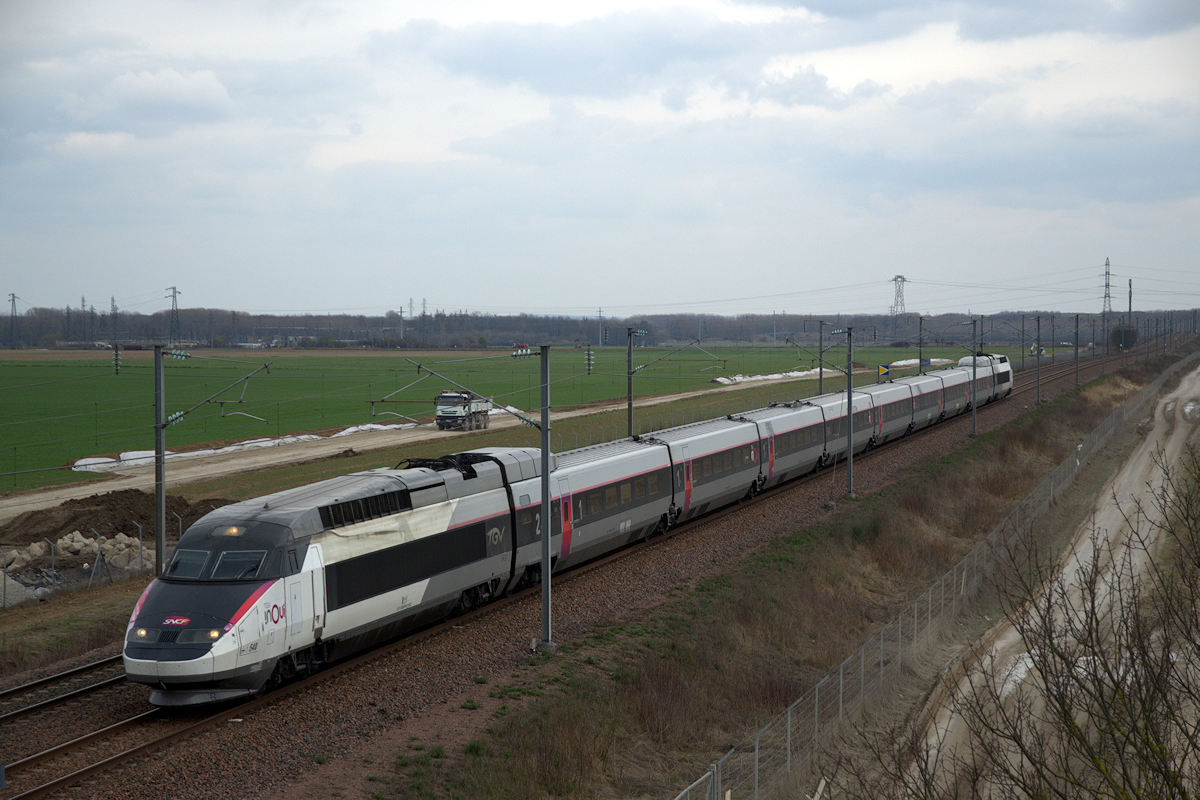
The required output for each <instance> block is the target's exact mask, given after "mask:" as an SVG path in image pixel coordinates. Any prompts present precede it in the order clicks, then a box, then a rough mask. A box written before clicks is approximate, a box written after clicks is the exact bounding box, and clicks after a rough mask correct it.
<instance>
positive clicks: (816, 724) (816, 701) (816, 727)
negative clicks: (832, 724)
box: [813, 675, 829, 744]
mask: <svg viewBox="0 0 1200 800" xmlns="http://www.w3.org/2000/svg"><path fill="white" fill-rule="evenodd" d="M828 679H829V676H828V675H826V676H825V677H824V678H821V683H818V684H817V688H816V689H815V690H814V691H813V743H814V744H815V743H816V741H817V737H818V736H820V735H821V685H822V684H824V683H825V681H826V680H828Z"/></svg>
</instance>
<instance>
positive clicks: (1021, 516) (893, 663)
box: [674, 353, 1200, 800]
mask: <svg viewBox="0 0 1200 800" xmlns="http://www.w3.org/2000/svg"><path fill="white" fill-rule="evenodd" d="M1197 362H1200V353H1198V354H1193V355H1191V356H1188V357H1187V358H1185V359H1183V360H1182V361H1180V362H1178V363H1176V364H1174V365H1173V366H1172V367H1171V368H1170V369H1168V370H1167V371H1166V372H1164V373H1163V374H1162V375H1160V376H1159V377H1158V378H1156V379H1155V380H1154V381H1153V382H1152V383H1150V384H1149V385H1147V386H1145V387H1144V388H1143V389H1142V390H1141V391H1139V392H1138V393H1137V394H1135V395H1133V396H1132V397H1130V398H1128V399H1127V400H1126V401H1125V402H1124V403H1122V404H1121V405H1120V406H1118V407H1117V408H1116V409H1114V410H1113V411H1112V413H1110V414H1109V415H1108V417H1107V418H1105V420H1104V421H1103V422H1101V423H1100V424H1099V425H1098V426H1097V427H1096V429H1095V430H1093V431H1092V432H1091V433H1090V434H1088V436H1087V437H1086V438H1084V440H1083V441H1082V442H1080V443H1079V445H1078V446H1077V447H1076V448H1075V451H1074V452H1072V453H1071V454H1070V455H1069V456H1067V458H1066V459H1064V460H1063V462H1062V463H1061V464H1059V465H1058V466H1057V467H1055V468H1054V469H1053V470H1052V471H1051V472H1050V474H1049V475H1047V476H1046V477H1045V478H1044V479H1043V480H1042V481H1041V483H1039V484H1038V485H1037V487H1036V488H1035V489H1033V491H1031V492H1030V493H1029V494H1028V495H1026V497H1025V498H1024V499H1023V500H1022V501H1021V502H1020V503H1018V504H1017V506H1016V507H1015V508H1014V509H1013V510H1012V511H1010V512H1009V514H1008V515H1007V516H1006V517H1005V518H1004V519H1003V520H1001V522H1000V523H999V524H998V525H996V527H995V528H993V529H992V531H991V532H990V533H989V534H988V535H987V536H986V537H984V538H983V539H982V540H981V541H980V542H979V543H978V544H977V545H976V546H975V547H974V548H973V549H972V550H971V551H970V552H969V553H967V555H966V556H965V557H964V558H963V559H962V560H961V561H959V562H958V563H957V564H955V565H954V567H953V568H951V569H950V571H948V572H947V573H946V574H945V575H943V576H942V577H941V579H939V580H938V581H936V582H935V583H934V584H933V585H932V586H930V587H929V588H928V589H927V590H926V591H925V592H924V593H923V594H922V595H921V596H920V597H918V598H917V599H916V600H914V601H912V603H910V604H909V605H907V606H905V608H904V609H902V610H901V611H900V613H899V614H897V615H896V618H895V620H893V621H892V622H890V623H888V624H887V625H885V626H884V627H883V628H882V629H881V630H879V631H878V632H876V633H875V635H873V636H872V637H871V638H870V639H868V640H867V642H866V643H865V644H863V645H862V647H861V648H859V650H858V652H857V653H855V654H853V655H851V656H850V657H848V658H847V659H846V660H845V661H843V662H842V663H841V665H839V666H838V668H837V669H836V670H834V671H832V672H830V673H829V674H827V675H826V676H825V677H824V678H822V679H821V680H820V681H819V682H818V683H817V685H816V686H814V687H813V688H812V689H810V690H809V691H808V692H807V693H806V694H804V695H803V696H801V697H800V698H798V699H797V700H796V701H795V702H794V703H792V704H791V705H790V706H788V707H787V708H786V709H785V710H784V711H783V712H781V713H780V714H778V715H777V716H775V717H774V718H773V719H771V720H770V721H769V722H767V723H766V724H765V725H764V726H763V727H762V728H760V729H759V730H758V731H757V732H756V733H755V734H754V736H753V737H750V738H748V739H746V740H745V741H744V742H742V743H741V744H739V745H738V746H736V747H734V748H733V749H732V750H730V751H729V752H728V753H726V754H725V755H724V756H722V757H721V759H720V760H719V761H717V762H716V763H715V764H713V765H711V766H710V767H709V768H708V771H707V772H705V773H704V774H703V775H702V776H700V777H699V778H698V779H697V780H696V781H695V782H693V783H692V784H691V785H690V786H688V787H687V788H686V789H684V790H683V791H682V792H680V793H679V794H677V795H674V798H675V800H700V799H701V798H703V800H733V798H749V797H752V798H755V800H757V799H758V798H760V797H775V796H785V795H784V794H783V792H782V790H779V789H778V787H780V786H783V785H784V784H785V782H786V785H787V787H788V788H789V790H790V791H792V792H794V787H795V783H794V781H795V780H796V778H797V775H800V776H803V775H808V774H811V773H810V768H811V767H812V763H813V758H814V756H815V754H816V752H817V749H818V747H819V745H821V744H823V743H825V741H827V740H828V739H829V737H830V736H831V734H832V733H833V732H834V731H835V730H836V728H837V726H838V725H839V724H841V723H842V722H843V721H845V720H846V719H848V718H852V717H854V716H856V715H858V714H860V713H861V712H863V711H864V708H865V704H866V703H867V702H868V701H870V700H874V699H877V698H879V697H881V696H882V694H883V691H884V688H885V686H887V679H888V678H889V677H892V676H895V675H897V674H898V673H899V671H900V667H901V665H902V663H903V661H904V659H905V658H906V657H911V656H913V655H915V654H917V653H918V652H919V648H921V647H922V646H925V645H927V644H931V643H932V642H933V641H934V638H935V637H934V636H932V635H931V634H936V633H938V632H939V631H940V630H941V629H942V628H944V627H945V626H946V625H947V624H948V623H950V622H951V621H952V620H954V619H955V618H956V617H957V616H958V614H959V613H960V612H961V611H962V610H963V609H965V608H967V607H969V606H970V605H971V604H972V602H974V601H975V600H976V599H977V598H978V597H979V596H980V594H981V591H982V590H983V588H984V587H985V585H986V583H987V581H988V579H989V578H990V577H991V576H993V575H994V574H996V572H997V571H998V569H999V568H1000V567H1001V566H1002V560H1003V559H1004V556H1005V553H1008V552H1010V549H1011V548H1012V547H1013V546H1014V545H1015V544H1016V539H1017V537H1018V536H1019V535H1020V533H1021V531H1024V530H1027V529H1028V528H1029V525H1030V524H1031V523H1032V522H1033V521H1034V520H1035V519H1037V518H1038V517H1040V516H1041V515H1042V514H1044V513H1045V512H1046V511H1047V509H1049V508H1050V506H1051V504H1053V503H1054V501H1055V499H1056V498H1057V497H1058V496H1059V494H1060V493H1061V492H1063V491H1064V490H1065V489H1067V488H1068V487H1069V486H1070V485H1071V484H1072V483H1073V482H1074V479H1075V476H1076V474H1077V473H1078V472H1079V470H1080V469H1081V468H1082V467H1083V466H1084V465H1085V464H1086V463H1087V461H1088V459H1089V458H1090V457H1091V456H1092V454H1094V453H1095V452H1096V451H1097V450H1099V449H1100V448H1101V447H1103V446H1104V445H1105V444H1106V443H1107V442H1108V440H1109V438H1110V437H1111V436H1112V435H1113V433H1114V432H1116V431H1117V430H1118V429H1119V428H1120V427H1121V425H1122V424H1123V423H1124V422H1125V420H1126V419H1132V418H1136V417H1138V416H1140V415H1142V414H1144V413H1145V412H1146V411H1147V410H1152V409H1153V403H1154V401H1155V400H1156V398H1157V397H1158V395H1159V392H1160V391H1161V390H1162V387H1163V384H1164V383H1165V382H1166V381H1167V380H1169V379H1170V378H1171V377H1173V376H1175V375H1177V374H1178V373H1180V372H1181V371H1182V370H1184V369H1187V368H1189V367H1192V366H1194V365H1195V364H1196V363H1197ZM1148 407H1149V408H1148Z"/></svg>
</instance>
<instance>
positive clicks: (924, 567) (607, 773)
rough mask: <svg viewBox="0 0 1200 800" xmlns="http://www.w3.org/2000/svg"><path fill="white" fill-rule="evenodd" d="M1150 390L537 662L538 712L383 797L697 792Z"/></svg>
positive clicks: (1089, 394)
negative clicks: (716, 762) (726, 759)
mask: <svg viewBox="0 0 1200 800" xmlns="http://www.w3.org/2000/svg"><path fill="white" fill-rule="evenodd" d="M1158 366H1162V365H1158ZM1154 374H1156V372H1155V369H1154V368H1149V369H1145V370H1142V371H1140V372H1138V373H1133V372H1125V373H1122V374H1120V375H1117V376H1110V377H1109V378H1108V379H1105V380H1103V381H1100V382H1097V383H1095V384H1092V385H1089V386H1087V387H1083V388H1081V389H1078V390H1075V391H1072V392H1069V393H1067V394H1065V395H1063V396H1061V397H1059V398H1058V399H1057V400H1055V401H1054V402H1052V403H1050V404H1047V405H1046V406H1043V407H1042V408H1039V409H1036V410H1035V411H1033V412H1031V413H1030V414H1029V415H1027V416H1026V417H1024V418H1023V419H1021V420H1019V421H1018V422H1016V423H1013V424H1012V425H1010V426H1007V427H1006V428H1005V429H1003V430H1001V431H996V432H992V433H989V434H986V435H983V436H980V437H979V438H978V439H976V440H975V441H973V442H972V443H971V445H970V446H968V447H967V448H966V449H965V450H963V451H961V452H958V453H955V454H952V455H948V456H946V457H944V458H941V459H937V460H933V461H930V462H929V463H926V464H923V465H920V466H919V467H917V468H916V469H915V470H914V472H913V474H912V475H911V476H910V477H908V478H907V479H905V480H904V481H901V482H899V483H897V484H895V485H893V486H891V487H889V488H888V489H886V490H884V491H882V492H880V493H878V494H876V495H874V496H871V497H867V498H863V499H862V500H861V501H860V502H858V503H855V504H852V505H850V506H847V507H846V509H845V510H843V511H839V512H838V513H836V514H835V515H830V516H828V517H827V518H825V519H823V520H821V521H819V522H817V523H815V524H811V525H807V526H805V527H803V528H798V529H796V530H795V531H793V532H791V533H789V534H788V535H785V536H782V537H780V538H779V539H777V540H776V541H775V542H773V543H772V544H770V545H768V546H766V547H764V548H762V549H761V550H759V551H758V552H756V553H754V554H752V555H751V556H749V557H747V558H745V559H744V560H743V561H742V562H741V563H740V564H738V565H736V567H735V568H734V569H732V570H731V571H730V572H728V573H726V574H724V575H720V576H716V577H713V578H709V579H707V580H705V581H702V582H700V583H699V584H698V585H697V587H696V588H695V589H694V590H693V591H691V592H689V593H687V594H686V596H683V597H680V598H678V599H676V600H673V601H671V602H669V603H668V604H667V605H665V606H663V607H660V608H658V609H656V610H655V611H654V612H653V613H652V614H650V615H648V616H646V617H644V618H639V619H637V620H633V621H626V622H623V623H622V624H620V625H617V626H614V627H612V628H609V629H607V630H605V631H601V632H598V633H597V634H595V635H594V636H593V637H591V638H589V639H588V640H586V641H583V642H579V643H576V644H575V645H574V646H570V647H563V648H561V649H560V653H559V655H558V656H556V657H555V660H554V662H553V665H550V664H547V663H545V662H544V661H541V662H539V661H535V662H534V663H532V664H531V665H530V666H529V667H528V668H527V674H526V676H525V678H524V679H525V680H526V681H527V683H529V684H530V685H531V686H532V687H534V690H536V691H537V692H540V693H541V695H542V696H541V697H537V698H533V697H532V696H531V698H530V699H528V700H527V701H526V702H523V703H521V704H519V705H517V706H514V707H512V708H506V713H505V714H504V715H503V716H502V717H501V718H498V719H497V720H496V721H494V722H493V723H492V724H491V725H490V727H489V728H488V730H487V734H486V736H482V737H476V738H473V739H472V740H471V741H470V742H468V743H466V744H465V746H464V745H462V744H456V743H452V742H445V743H442V744H444V745H445V747H446V752H447V754H448V756H449V757H448V758H447V759H445V761H444V762H443V763H441V764H438V765H434V768H435V769H438V770H440V776H438V778H437V779H436V780H434V779H433V777H432V776H430V775H429V774H426V775H425V776H424V777H425V781H424V782H423V792H424V793H423V794H420V795H414V794H412V793H410V792H409V791H408V790H407V788H406V784H405V783H404V782H402V781H394V782H392V783H391V784H390V786H389V791H390V792H391V793H390V794H387V793H385V794H384V796H386V797H397V798H406V797H412V796H423V797H450V798H455V797H471V798H504V797H516V796H520V797H599V798H607V797H661V796H662V795H663V792H664V791H665V790H670V789H672V788H681V787H682V786H685V785H687V784H688V783H690V782H691V780H693V779H694V778H695V777H697V776H698V775H700V774H701V773H702V772H703V771H704V770H705V769H706V768H707V766H708V764H709V763H710V762H711V760H712V759H713V758H714V757H716V756H719V755H720V754H722V753H723V752H725V751H726V750H727V749H728V748H730V747H732V746H733V745H735V744H737V743H738V742H740V741H742V740H743V739H745V737H746V735H747V733H748V732H750V731H753V730H754V729H755V727H756V726H757V725H759V724H761V723H762V722H763V721H764V720H765V719H766V718H768V717H770V716H771V715H774V714H775V713H777V712H778V711H780V710H781V709H782V708H783V707H785V706H786V705H787V704H788V703H790V702H791V701H792V700H794V699H795V698H796V697H798V696H800V695H801V694H803V692H804V691H805V690H807V689H808V688H809V687H811V686H812V685H813V683H814V682H815V681H816V680H817V679H819V678H820V677H821V676H822V675H823V674H825V672H826V671H827V670H828V669H829V668H830V667H833V666H835V665H836V664H837V663H839V661H840V660H841V659H842V658H843V657H844V656H845V655H846V654H847V653H849V652H852V651H853V650H854V649H855V648H857V646H858V645H859V644H860V643H861V642H862V641H864V640H865V639H866V638H867V637H868V635H869V634H870V633H871V632H872V631H874V630H875V629H877V628H878V627H879V626H880V624H882V623H883V622H885V621H888V620H890V619H892V618H893V617H894V615H895V613H896V611H897V610H898V609H899V608H900V607H901V606H902V605H904V604H905V603H906V602H907V601H908V600H909V599H910V598H911V597H913V596H914V595H916V594H917V593H919V592H920V591H921V590H923V589H924V587H925V586H927V585H928V584H929V582H930V581H931V580H933V579H936V578H937V577H939V576H940V575H942V574H943V573H944V572H945V571H946V570H947V569H948V568H949V567H950V566H951V565H952V564H953V563H955V562H956V561H957V560H958V559H959V558H961V556H962V555H963V554H964V553H965V552H967V551H968V550H969V549H970V547H971V546H973V544H974V543H975V541H977V540H978V539H979V538H980V537H981V536H983V535H984V534H986V533H987V531H988V530H990V528H991V527H992V526H993V525H994V524H995V522H996V521H998V520H999V518H1000V517H1001V516H1002V515H1003V514H1004V513H1005V512H1006V511H1007V510H1008V509H1009V508H1010V507H1011V506H1012V505H1014V504H1015V502H1016V501H1017V500H1019V499H1020V498H1021V497H1023V496H1024V495H1025V494H1026V493H1027V492H1028V491H1029V490H1030V489H1031V488H1032V487H1033V486H1034V485H1035V484H1036V482H1037V481H1038V480H1039V479H1040V477H1041V476H1042V475H1043V474H1045V473H1046V472H1047V471H1048V470H1049V469H1051V468H1053V467H1054V466H1055V465H1056V464H1058V463H1059V462H1060V461H1061V460H1062V458H1063V457H1064V456H1065V455H1066V453H1068V452H1069V451H1070V450H1071V449H1072V448H1073V447H1074V446H1075V444H1076V443H1077V442H1078V441H1079V439H1080V437H1082V436H1084V435H1086V434H1087V433H1088V432H1090V431H1091V430H1092V429H1093V428H1094V427H1095V425H1096V424H1097V423H1098V422H1099V421H1100V420H1102V419H1103V418H1104V416H1105V415H1106V414H1107V413H1108V412H1109V410H1110V409H1111V408H1112V406H1113V405H1114V404H1115V403H1116V402H1118V401H1119V400H1121V399H1123V398H1124V397H1125V396H1128V395H1129V394H1131V393H1132V392H1133V391H1135V390H1136V389H1137V388H1138V386H1139V385H1140V384H1142V383H1143V382H1144V381H1145V380H1147V379H1148V378H1150V377H1152V376H1153V375H1154ZM1101 485H1102V482H1101ZM555 668H557V670H556V669H555ZM560 671H561V672H569V674H570V676H571V677H570V679H567V680H564V679H562V677H561V674H560ZM531 694H532V693H531Z"/></svg>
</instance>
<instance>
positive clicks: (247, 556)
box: [212, 550, 267, 581]
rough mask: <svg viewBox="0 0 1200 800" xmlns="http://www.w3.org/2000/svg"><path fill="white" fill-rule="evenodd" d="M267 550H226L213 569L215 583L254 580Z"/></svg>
mask: <svg viewBox="0 0 1200 800" xmlns="http://www.w3.org/2000/svg"><path fill="white" fill-rule="evenodd" d="M266 555H267V551H266V550H226V551H225V552H224V553H221V557H220V558H219V559H217V564H216V566H215V567H213V572H212V579H213V580H215V581H236V580H246V579H249V578H253V577H254V576H255V575H257V574H258V568H259V567H261V566H262V562H263V558H265V557H266Z"/></svg>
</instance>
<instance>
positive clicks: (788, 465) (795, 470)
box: [741, 401, 825, 488]
mask: <svg viewBox="0 0 1200 800" xmlns="http://www.w3.org/2000/svg"><path fill="white" fill-rule="evenodd" d="M741 418H742V419H745V420H747V421H749V422H752V423H754V424H756V425H757V426H758V429H759V435H760V441H761V442H762V445H761V464H760V470H761V472H762V480H763V487H764V488H768V487H771V486H775V485H776V484H779V483H782V482H783V481H786V480H788V479H790V478H794V477H796V476H798V475H804V474H807V473H809V472H812V471H813V470H814V469H816V468H817V467H818V466H820V465H821V463H822V461H823V460H824V458H825V419H824V416H823V415H822V413H821V409H820V407H818V406H815V405H812V404H811V403H808V402H802V401H796V402H794V403H781V404H777V405H773V406H770V407H768V408H762V409H756V410H754V411H748V412H746V413H745V414H743V415H741Z"/></svg>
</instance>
